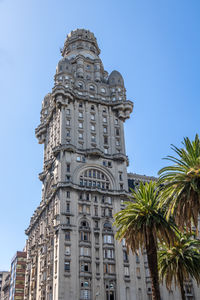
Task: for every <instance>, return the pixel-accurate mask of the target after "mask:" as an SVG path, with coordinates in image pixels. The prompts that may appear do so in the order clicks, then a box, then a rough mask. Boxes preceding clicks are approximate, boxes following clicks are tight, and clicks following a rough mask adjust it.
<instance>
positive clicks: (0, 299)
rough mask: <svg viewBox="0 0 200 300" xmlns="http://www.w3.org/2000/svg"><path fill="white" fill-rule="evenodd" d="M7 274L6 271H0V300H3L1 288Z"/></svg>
mask: <svg viewBox="0 0 200 300" xmlns="http://www.w3.org/2000/svg"><path fill="white" fill-rule="evenodd" d="M8 274H9V272H8V271H0V300H3V299H4V292H3V286H4V284H5V280H6V277H7V275H8Z"/></svg>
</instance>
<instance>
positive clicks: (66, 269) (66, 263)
mask: <svg viewBox="0 0 200 300" xmlns="http://www.w3.org/2000/svg"><path fill="white" fill-rule="evenodd" d="M65 271H66V272H69V271H70V261H68V260H65Z"/></svg>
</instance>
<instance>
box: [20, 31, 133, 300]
mask: <svg viewBox="0 0 200 300" xmlns="http://www.w3.org/2000/svg"><path fill="white" fill-rule="evenodd" d="M99 54H100V49H99V47H98V44H97V41H96V38H95V37H94V35H93V33H91V32H90V31H88V30H84V29H77V30H75V31H72V32H71V33H70V34H69V35H68V36H67V38H66V41H65V44H64V47H63V49H62V56H63V58H62V59H61V60H60V61H59V63H58V66H57V69H56V74H55V84H54V87H53V89H52V92H51V93H49V94H47V95H46V96H45V98H44V100H43V102H42V110H41V123H40V125H39V126H38V127H37V128H36V137H37V138H38V140H39V143H40V144H44V165H43V171H42V172H41V173H40V174H39V178H40V180H41V181H42V183H43V189H42V200H41V203H40V205H39V206H38V208H37V209H36V211H35V212H34V215H33V216H32V218H31V222H30V225H29V227H28V228H27V230H26V234H27V235H28V241H27V253H28V265H27V270H26V282H25V284H26V288H25V299H37V300H38V299H41V300H44V299H48V300H51V299H54V300H57V299H60V300H69V299H71V300H77V299H94V300H96V299H98V300H104V299H105V300H116V299H118V300H119V299H129V297H130V293H131V294H133V292H131V291H132V289H134V287H133V282H132V281H131V277H130V272H129V263H130V261H129V259H128V256H127V253H126V249H125V246H124V245H119V243H118V242H117V241H115V240H114V233H115V232H114V228H113V227H112V222H113V214H114V213H116V212H118V211H119V210H120V209H121V208H122V207H123V201H124V200H125V199H126V198H127V195H128V183H127V169H126V168H127V164H128V159H127V156H126V151H125V142H124V122H125V120H126V119H127V118H129V116H130V113H131V112H132V108H133V103H132V102H131V101H129V100H127V99H126V90H125V87H124V81H123V78H122V76H121V74H120V73H119V72H117V71H113V72H112V73H111V74H110V75H109V76H108V73H107V72H106V71H105V70H104V67H103V64H102V61H101V59H100V57H99ZM131 299H132V298H131Z"/></svg>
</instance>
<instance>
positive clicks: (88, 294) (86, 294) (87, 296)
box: [81, 290, 90, 300]
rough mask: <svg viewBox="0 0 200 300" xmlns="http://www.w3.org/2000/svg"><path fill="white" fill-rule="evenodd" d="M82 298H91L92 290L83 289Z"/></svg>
mask: <svg viewBox="0 0 200 300" xmlns="http://www.w3.org/2000/svg"><path fill="white" fill-rule="evenodd" d="M81 299H84V300H85V299H90V290H81Z"/></svg>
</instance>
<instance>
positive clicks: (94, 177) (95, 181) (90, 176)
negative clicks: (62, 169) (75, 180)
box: [80, 169, 110, 190]
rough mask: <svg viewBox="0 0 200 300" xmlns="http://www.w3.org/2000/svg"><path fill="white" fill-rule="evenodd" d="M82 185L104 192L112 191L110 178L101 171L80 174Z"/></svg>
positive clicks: (89, 170)
mask: <svg viewBox="0 0 200 300" xmlns="http://www.w3.org/2000/svg"><path fill="white" fill-rule="evenodd" d="M80 185H81V186H86V187H90V188H99V189H103V190H109V189H110V181H109V179H108V177H107V176H106V175H105V174H104V173H103V172H102V171H100V170H97V169H87V170H85V171H83V172H82V173H81V174H80Z"/></svg>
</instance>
